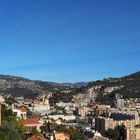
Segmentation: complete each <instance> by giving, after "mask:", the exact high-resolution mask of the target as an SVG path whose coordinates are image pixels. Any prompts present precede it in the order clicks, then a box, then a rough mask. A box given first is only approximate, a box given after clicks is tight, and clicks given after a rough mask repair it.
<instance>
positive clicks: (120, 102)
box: [116, 99, 124, 109]
mask: <svg viewBox="0 0 140 140" xmlns="http://www.w3.org/2000/svg"><path fill="white" fill-rule="evenodd" d="M116 108H118V109H120V108H124V99H117V101H116Z"/></svg>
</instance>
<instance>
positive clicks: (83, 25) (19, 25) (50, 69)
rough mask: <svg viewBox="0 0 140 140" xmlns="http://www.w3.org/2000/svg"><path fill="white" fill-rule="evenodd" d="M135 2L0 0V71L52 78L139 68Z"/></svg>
mask: <svg viewBox="0 0 140 140" xmlns="http://www.w3.org/2000/svg"><path fill="white" fill-rule="evenodd" d="M139 5H140V2H139V1H138V0H136V1H133V2H132V1H131V0H127V1H126V0H123V1H122V0H118V1H111V0H107V1H103V0H100V1H98V2H97V1H92V0H89V1H88V2H87V1H84V0H76V1H74V0H72V1H65V0H60V1H45V0H43V1H38V0H31V1H27V0H24V1H20V2H19V1H18V0H13V1H10V0H6V1H3V2H2V1H1V2H0V17H1V18H0V31H1V32H0V46H1V47H0V48H1V51H0V57H1V58H0V64H1V67H0V73H1V74H8V75H15V76H20V77H26V78H30V79H33V80H44V81H54V82H79V81H85V82H86V81H93V80H98V79H103V78H107V77H121V76H125V75H128V74H131V73H133V72H137V71H139V70H140V65H139V60H140V46H139V45H140V26H139V24H140V19H139V14H140V9H139Z"/></svg>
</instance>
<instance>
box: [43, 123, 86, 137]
mask: <svg viewBox="0 0 140 140" xmlns="http://www.w3.org/2000/svg"><path fill="white" fill-rule="evenodd" d="M54 130H55V131H58V132H64V133H67V134H69V135H70V139H71V140H84V135H83V133H82V132H80V131H79V130H77V129H74V128H67V127H66V126H65V125H57V124H55V123H48V124H47V123H46V124H44V127H42V131H45V132H53V131H54Z"/></svg>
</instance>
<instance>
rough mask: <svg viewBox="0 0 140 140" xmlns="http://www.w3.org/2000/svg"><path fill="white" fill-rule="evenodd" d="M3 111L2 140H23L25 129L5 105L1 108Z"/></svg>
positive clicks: (0, 133) (0, 137) (0, 129)
mask: <svg viewBox="0 0 140 140" xmlns="http://www.w3.org/2000/svg"><path fill="white" fill-rule="evenodd" d="M1 110H2V126H1V127H0V139H1V140H23V139H24V138H25V137H24V130H25V129H24V127H23V126H22V125H21V124H20V122H19V121H17V120H16V118H15V116H14V114H13V112H12V110H11V109H8V108H7V107H6V106H5V105H2V106H1Z"/></svg>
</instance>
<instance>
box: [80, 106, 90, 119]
mask: <svg viewBox="0 0 140 140" xmlns="http://www.w3.org/2000/svg"><path fill="white" fill-rule="evenodd" d="M88 111H89V108H88V107H81V108H79V109H78V114H79V115H80V116H82V117H85V116H86V115H87V114H88Z"/></svg>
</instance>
